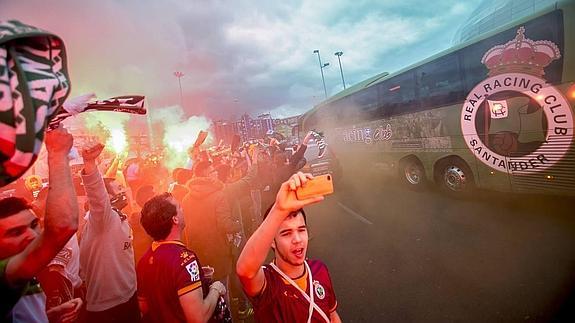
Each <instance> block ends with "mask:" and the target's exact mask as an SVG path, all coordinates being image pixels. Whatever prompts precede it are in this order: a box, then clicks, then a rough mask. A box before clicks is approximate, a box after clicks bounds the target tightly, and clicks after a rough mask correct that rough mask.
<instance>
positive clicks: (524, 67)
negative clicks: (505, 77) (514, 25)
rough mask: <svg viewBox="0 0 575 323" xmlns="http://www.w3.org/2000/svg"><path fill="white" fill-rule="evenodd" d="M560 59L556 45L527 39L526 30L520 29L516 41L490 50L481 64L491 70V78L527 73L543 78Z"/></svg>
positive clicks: (546, 41)
mask: <svg viewBox="0 0 575 323" xmlns="http://www.w3.org/2000/svg"><path fill="white" fill-rule="evenodd" d="M560 57H561V53H560V52H559V48H558V47H557V45H555V43H553V42H551V41H548V40H537V41H535V40H531V39H529V38H525V28H524V27H520V28H519V29H518V30H517V35H516V36H515V39H513V40H511V41H508V42H507V43H506V44H504V45H497V46H495V47H493V48H491V49H490V50H488V51H487V53H485V55H483V58H482V59H481V63H482V64H485V66H487V68H488V69H489V74H488V75H489V76H494V75H498V74H503V73H526V74H531V75H535V76H538V77H542V76H543V75H545V70H544V69H545V67H547V65H549V64H550V63H551V62H552V61H553V60H556V59H558V58H560Z"/></svg>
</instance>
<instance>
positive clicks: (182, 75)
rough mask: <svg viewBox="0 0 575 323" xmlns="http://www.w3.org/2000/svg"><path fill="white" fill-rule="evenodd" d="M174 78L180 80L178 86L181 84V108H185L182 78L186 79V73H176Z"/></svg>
mask: <svg viewBox="0 0 575 323" xmlns="http://www.w3.org/2000/svg"><path fill="white" fill-rule="evenodd" d="M174 76H175V77H177V78H178V84H180V106H181V107H182V108H184V100H183V96H182V77H184V73H182V72H180V71H176V72H174Z"/></svg>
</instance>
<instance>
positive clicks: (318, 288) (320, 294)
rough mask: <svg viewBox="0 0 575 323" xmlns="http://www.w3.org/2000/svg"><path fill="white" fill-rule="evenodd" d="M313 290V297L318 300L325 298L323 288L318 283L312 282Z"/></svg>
mask: <svg viewBox="0 0 575 323" xmlns="http://www.w3.org/2000/svg"><path fill="white" fill-rule="evenodd" d="M313 290H314V291H315V296H317V298H319V299H324V298H325V288H323V286H322V285H321V284H320V283H319V281H317V280H314V281H313Z"/></svg>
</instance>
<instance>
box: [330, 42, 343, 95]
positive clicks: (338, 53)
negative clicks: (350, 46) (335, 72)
mask: <svg viewBox="0 0 575 323" xmlns="http://www.w3.org/2000/svg"><path fill="white" fill-rule="evenodd" d="M333 54H334V55H335V56H337V61H338V62H339V71H340V72H341V82H342V83H343V89H344V90H345V80H344V79H343V69H342V68H341V58H340V57H341V55H343V52H341V51H340V52H335V53H333Z"/></svg>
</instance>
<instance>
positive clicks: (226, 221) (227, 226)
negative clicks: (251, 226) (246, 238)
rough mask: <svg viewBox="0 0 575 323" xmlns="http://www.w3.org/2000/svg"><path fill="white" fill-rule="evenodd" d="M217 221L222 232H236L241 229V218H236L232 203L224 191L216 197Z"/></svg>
mask: <svg viewBox="0 0 575 323" xmlns="http://www.w3.org/2000/svg"><path fill="white" fill-rule="evenodd" d="M216 221H217V226H218V230H219V231H220V232H221V233H225V234H227V233H236V232H239V231H240V229H241V227H240V222H239V219H234V217H233V214H232V208H231V207H230V203H229V201H228V200H226V197H225V194H224V193H223V192H222V193H221V194H219V196H218V197H217V199H216Z"/></svg>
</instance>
